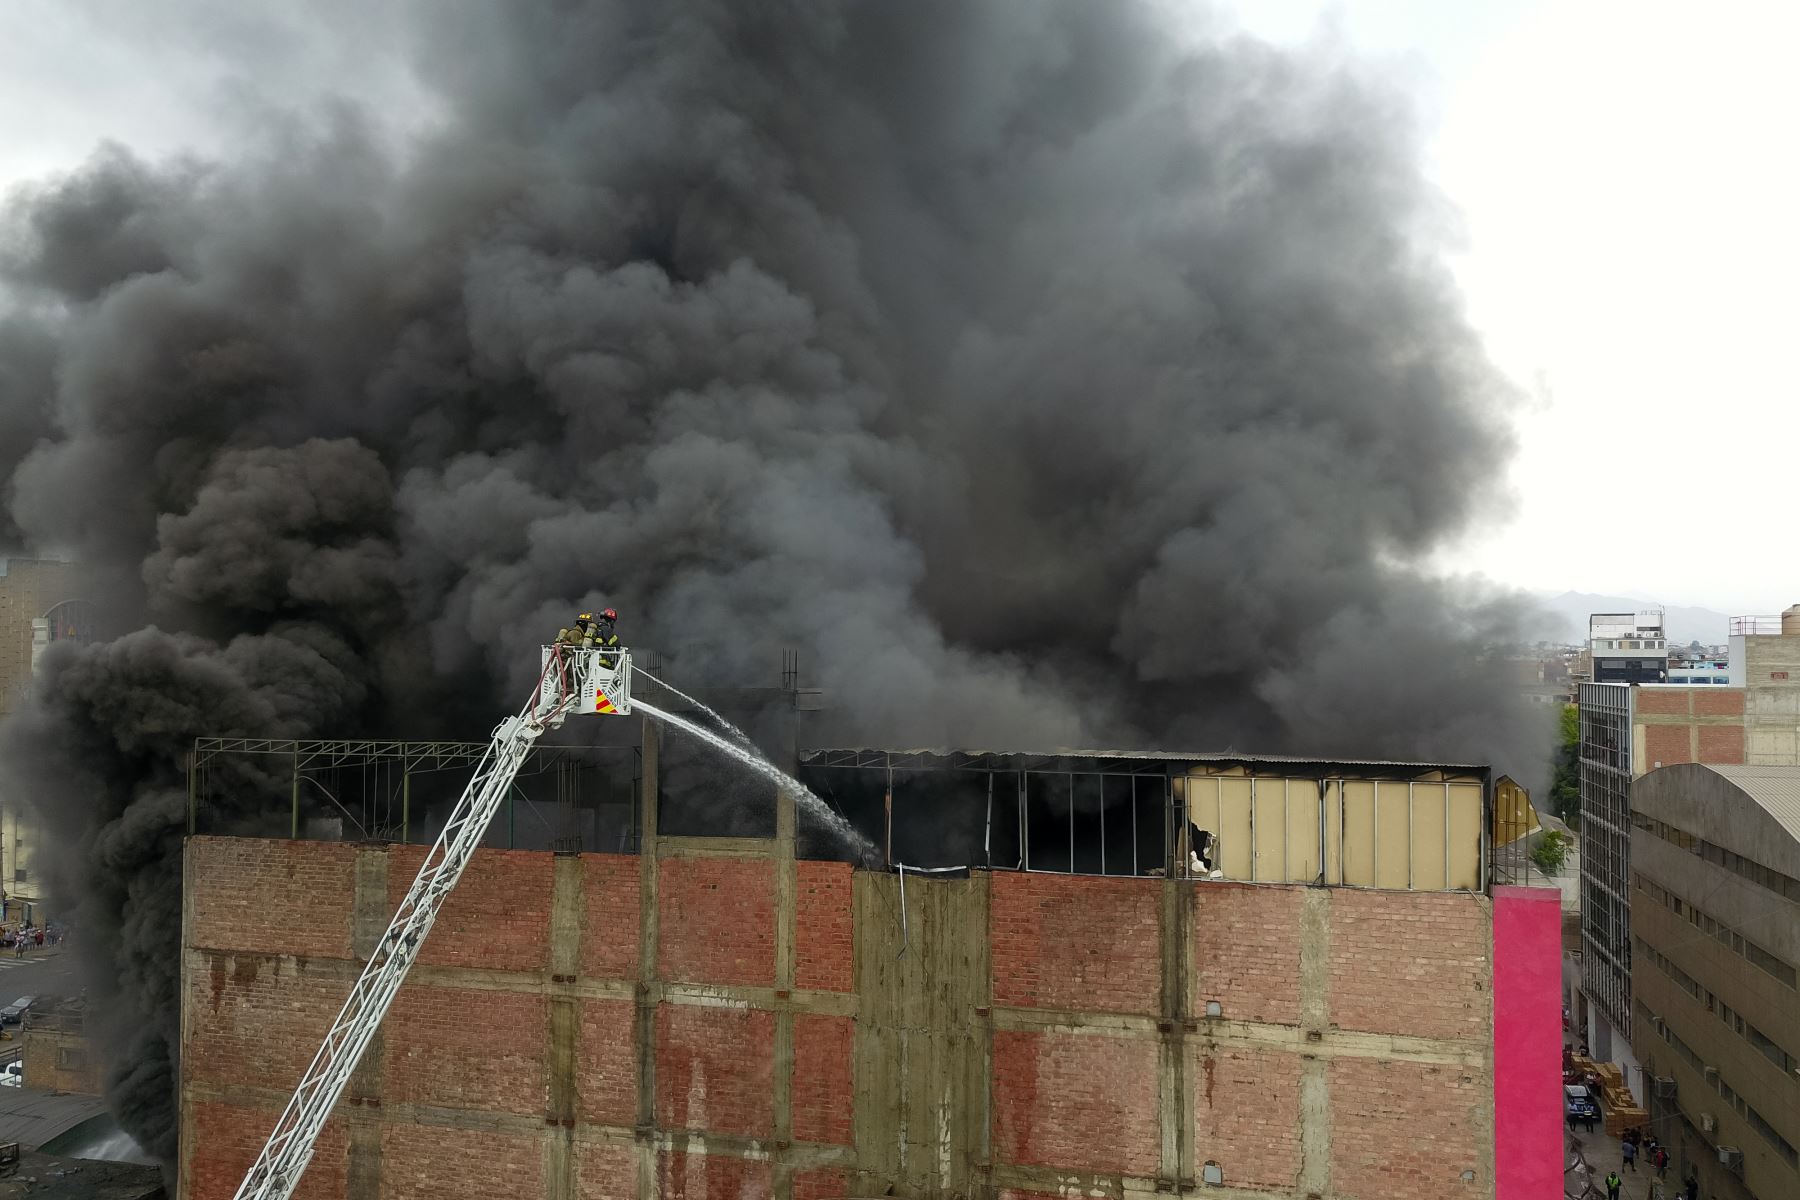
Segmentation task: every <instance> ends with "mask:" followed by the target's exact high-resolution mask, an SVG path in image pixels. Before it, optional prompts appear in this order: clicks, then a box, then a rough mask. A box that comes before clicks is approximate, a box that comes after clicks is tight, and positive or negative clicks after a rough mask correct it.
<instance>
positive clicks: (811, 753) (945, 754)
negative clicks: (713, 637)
mask: <svg viewBox="0 0 1800 1200" xmlns="http://www.w3.org/2000/svg"><path fill="white" fill-rule="evenodd" d="M859 754H887V755H891V756H893V757H896V758H902V757H905V758H917V757H924V756H929V757H934V758H1092V759H1119V760H1128V761H1133V762H1192V763H1244V764H1246V765H1249V764H1255V763H1271V764H1280V763H1311V764H1316V765H1324V766H1338V767H1405V768H1407V769H1409V770H1415V771H1485V770H1487V769H1488V767H1487V766H1486V765H1484V764H1478V763H1439V762H1417V761H1408V760H1406V759H1385V758H1335V757H1332V756H1331V755H1306V754H1239V753H1236V752H1234V751H1230V750H1215V751H1183V750H1016V749H1015V750H970V749H965V748H954V749H945V748H940V747H915V748H911V749H893V748H889V747H882V746H844V747H837V748H832V749H817V750H802V751H800V761H801V762H803V763H811V762H814V761H816V760H818V759H821V758H826V757H842V756H850V755H859Z"/></svg>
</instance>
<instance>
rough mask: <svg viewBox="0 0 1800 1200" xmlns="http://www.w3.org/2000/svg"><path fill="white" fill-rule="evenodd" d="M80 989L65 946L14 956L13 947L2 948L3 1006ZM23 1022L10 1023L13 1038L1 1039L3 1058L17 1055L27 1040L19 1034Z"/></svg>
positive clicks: (0, 1058)
mask: <svg viewBox="0 0 1800 1200" xmlns="http://www.w3.org/2000/svg"><path fill="white" fill-rule="evenodd" d="M80 990H81V982H80V977H79V975H78V974H77V972H76V970H75V960H74V959H72V958H70V957H69V954H68V952H67V951H66V950H64V949H62V948H61V947H57V948H56V949H53V950H32V951H29V952H27V954H26V956H25V957H24V958H14V957H13V952H12V951H11V950H0V1008H5V1007H6V1006H7V1005H9V1004H11V1003H13V1002H14V1001H16V1000H17V999H18V998H19V997H21V996H37V997H43V996H72V995H75V994H76V993H78V992H79V991H80ZM19 1031H20V1026H18V1025H8V1026H6V1032H7V1033H8V1034H10V1035H11V1040H9V1041H4V1042H0V1062H7V1061H10V1060H12V1059H14V1058H17V1057H18V1056H19V1054H20V1053H21V1052H22V1051H23V1049H24V1046H25V1043H24V1040H23V1039H22V1038H21V1037H20V1036H19Z"/></svg>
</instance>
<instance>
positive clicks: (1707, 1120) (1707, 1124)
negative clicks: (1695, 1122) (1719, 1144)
mask: <svg viewBox="0 0 1800 1200" xmlns="http://www.w3.org/2000/svg"><path fill="white" fill-rule="evenodd" d="M1700 1132H1701V1133H1717V1132H1719V1122H1718V1118H1716V1117H1714V1116H1713V1115H1712V1114H1711V1113H1701V1114H1700Z"/></svg>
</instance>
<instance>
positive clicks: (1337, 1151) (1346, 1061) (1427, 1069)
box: [1328, 1058, 1506, 1200]
mask: <svg viewBox="0 0 1800 1200" xmlns="http://www.w3.org/2000/svg"><path fill="white" fill-rule="evenodd" d="M1492 1086H1493V1084H1492V1080H1491V1079H1489V1078H1486V1077H1485V1076H1483V1075H1480V1074H1472V1073H1471V1072H1469V1071H1468V1070H1467V1068H1464V1067H1455V1066H1436V1065H1427V1064H1423V1063H1412V1062H1397V1061H1390V1060H1386V1059H1372V1058H1339V1059H1334V1060H1332V1062H1331V1064H1330V1078H1329V1084H1328V1087H1329V1090H1330V1095H1331V1112H1330V1122H1331V1190H1332V1195H1333V1196H1337V1197H1342V1200H1396V1198H1400V1197H1407V1198H1410V1197H1418V1198H1419V1200H1428V1198H1435V1197H1439V1196H1459V1195H1467V1194H1469V1191H1470V1189H1469V1185H1467V1184H1465V1183H1463V1182H1462V1173H1463V1172H1464V1171H1474V1172H1475V1178H1476V1179H1478V1180H1482V1181H1486V1182H1490V1183H1491V1181H1492V1178H1493V1173H1494V1169H1493V1159H1492V1150H1491V1149H1488V1148H1487V1147H1490V1146H1491V1142H1489V1141H1488V1140H1487V1139H1486V1138H1484V1137H1483V1135H1482V1133H1481V1126H1482V1124H1483V1123H1484V1122H1487V1121H1489V1120H1490V1119H1491V1118H1490V1115H1489V1114H1491V1105H1492V1101H1493V1092H1492ZM1500 1152H1501V1153H1505V1152H1506V1148H1505V1147H1501V1148H1500Z"/></svg>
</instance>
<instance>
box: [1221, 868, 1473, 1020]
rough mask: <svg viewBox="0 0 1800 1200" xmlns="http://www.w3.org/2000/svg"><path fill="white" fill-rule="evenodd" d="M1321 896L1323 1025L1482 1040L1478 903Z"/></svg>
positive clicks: (1345, 891)
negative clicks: (1326, 964) (1326, 978)
mask: <svg viewBox="0 0 1800 1200" xmlns="http://www.w3.org/2000/svg"><path fill="white" fill-rule="evenodd" d="M1330 895H1331V982H1330V989H1329V1008H1330V1014H1331V1023H1332V1024H1333V1025H1335V1026H1337V1027H1338V1028H1339V1029H1356V1030H1363V1031H1366V1032H1369V1033H1398V1034H1409V1035H1411V1036H1413V1037H1427V1038H1466V1039H1468V1040H1470V1041H1477V1042H1479V1041H1482V1040H1484V1039H1486V1038H1487V1037H1488V1036H1489V1033H1490V1030H1491V1028H1492V1017H1493V1001H1492V994H1491V992H1490V990H1489V989H1490V987H1491V985H1492V981H1493V966H1492V964H1491V963H1490V962H1489V961H1488V950H1489V946H1490V944H1491V938H1492V931H1491V918H1490V917H1489V906H1488V904H1487V903H1486V902H1485V901H1475V900H1471V899H1470V898H1469V897H1467V896H1457V895H1450V894H1433V893H1426V892H1369V891H1362V890H1360V889H1355V888H1333V889H1331V892H1330ZM1402 1000H1404V1003H1401V1002H1400V1001H1402ZM1227 1015H1229V1014H1227Z"/></svg>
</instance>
